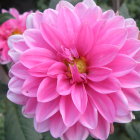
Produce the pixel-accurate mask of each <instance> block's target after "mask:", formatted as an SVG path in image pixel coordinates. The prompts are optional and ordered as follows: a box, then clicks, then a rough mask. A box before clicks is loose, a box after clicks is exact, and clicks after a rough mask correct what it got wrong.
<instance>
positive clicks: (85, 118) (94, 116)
mask: <svg viewBox="0 0 140 140" xmlns="http://www.w3.org/2000/svg"><path fill="white" fill-rule="evenodd" d="M80 122H81V124H82V125H83V126H85V127H87V128H89V129H95V128H96V126H97V123H98V112H97V109H96V108H95V106H94V105H93V103H92V101H90V100H89V101H88V104H87V108H86V111H85V112H84V114H83V115H82V116H81V118H80Z"/></svg>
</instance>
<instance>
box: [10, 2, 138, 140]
mask: <svg viewBox="0 0 140 140" xmlns="http://www.w3.org/2000/svg"><path fill="white" fill-rule="evenodd" d="M27 27H28V29H27V30H26V31H25V32H24V33H23V35H14V36H11V37H10V38H9V41H8V44H9V46H10V47H11V48H13V50H12V51H11V50H10V52H9V53H10V56H11V57H12V59H13V60H14V61H15V64H14V65H13V66H12V68H11V70H10V75H11V80H10V82H9V92H8V94H7V97H8V99H9V100H11V101H12V102H14V103H16V104H20V105H22V106H23V110H22V111H23V114H24V115H25V116H26V117H29V118H34V126H35V129H36V131H38V132H46V131H50V132H51V135H52V136H53V137H55V138H58V137H60V138H61V139H62V140H86V138H87V137H88V135H91V136H92V137H94V138H97V139H101V140H105V139H107V138H108V136H109V134H110V133H112V132H113V123H114V122H118V123H128V122H130V121H131V120H132V119H133V118H134V115H133V114H132V111H139V110H140V94H139V93H138V88H139V87H140V73H139V72H140V41H139V40H138V33H139V30H138V28H137V26H136V23H135V21H134V20H133V19H124V18H123V17H122V16H119V15H116V14H115V13H114V12H113V11H112V10H109V11H106V12H103V11H102V10H101V8H100V7H98V6H97V5H96V4H95V3H94V2H93V1H92V0H85V1H83V2H81V3H78V4H77V5H76V6H75V7H74V6H72V5H71V4H70V3H68V2H66V1H61V2H60V3H59V4H58V5H57V7H56V10H53V9H47V10H45V11H44V12H43V13H40V12H36V13H34V14H31V15H30V16H28V19H27ZM13 52H14V53H13Z"/></svg>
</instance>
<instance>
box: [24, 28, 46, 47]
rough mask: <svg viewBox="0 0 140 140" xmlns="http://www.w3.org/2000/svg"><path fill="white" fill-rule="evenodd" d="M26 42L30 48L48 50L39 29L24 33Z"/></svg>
mask: <svg viewBox="0 0 140 140" xmlns="http://www.w3.org/2000/svg"><path fill="white" fill-rule="evenodd" d="M23 37H24V40H25V42H26V43H27V45H28V46H29V47H30V48H36V47H37V48H47V47H48V44H47V43H46V42H45V40H44V39H43V37H42V35H41V33H40V31H39V30H37V29H28V30H26V31H25V32H24V33H23Z"/></svg>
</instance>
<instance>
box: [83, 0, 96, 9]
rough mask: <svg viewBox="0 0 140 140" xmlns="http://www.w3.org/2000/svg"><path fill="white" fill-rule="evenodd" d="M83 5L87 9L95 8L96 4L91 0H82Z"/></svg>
mask: <svg viewBox="0 0 140 140" xmlns="http://www.w3.org/2000/svg"><path fill="white" fill-rule="evenodd" d="M83 3H84V4H85V5H86V6H87V7H95V6H96V3H95V2H94V1H93V0H84V1H83Z"/></svg>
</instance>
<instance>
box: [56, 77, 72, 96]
mask: <svg viewBox="0 0 140 140" xmlns="http://www.w3.org/2000/svg"><path fill="white" fill-rule="evenodd" d="M56 90H57V92H58V93H59V94H60V95H68V94H70V93H71V85H70V81H69V79H68V78H67V76H65V75H58V77H57V87H56Z"/></svg>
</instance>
